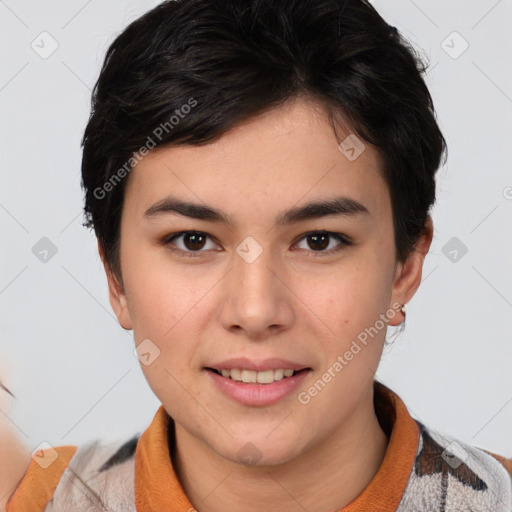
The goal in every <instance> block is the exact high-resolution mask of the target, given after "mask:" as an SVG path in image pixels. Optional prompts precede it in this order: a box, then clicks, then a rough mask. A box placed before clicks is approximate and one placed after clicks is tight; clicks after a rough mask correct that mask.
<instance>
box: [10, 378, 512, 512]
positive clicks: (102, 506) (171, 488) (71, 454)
mask: <svg viewBox="0 0 512 512" xmlns="http://www.w3.org/2000/svg"><path fill="white" fill-rule="evenodd" d="M374 406H375V412H376V415H377V418H378V420H379V423H380V424H381V426H382V429H383V430H384V432H385V433H386V435H387V436H388V439H389V443H388V446H387V449H386V453H385V455H384V459H383V461H382V463H381V465H380V467H379V469H378V471H377V473H376V474H375V476H374V478H373V479H372V480H371V482H370V483H369V484H368V486H367V487H366V488H365V489H364V490H363V491H362V492H361V493H360V494H359V496H357V497H356V498H355V499H354V500H353V501H352V502H351V503H350V504H348V505H347V506H345V507H343V508H342V509H340V510H339V511H337V512H420V511H421V512H510V511H511V510H512V459H509V458H505V457H503V456H500V455H497V454H494V453H491V452H489V451H487V450H485V449H483V448H479V447H475V446H471V445H468V444H466V443H464V442H462V441H458V440H456V439H454V438H452V437H451V436H448V435H446V434H441V433H439V432H437V431H436V430H435V429H434V428H432V427H427V426H426V425H425V424H424V423H422V422H420V421H419V420H417V419H414V418H413V417H412V416H411V415H410V413H409V411H408V410H407V407H406V406H405V404H404V403H403V401H402V400H401V399H400V397H399V396H398V395H397V394H396V393H394V392H393V391H392V390H391V389H389V388H388V387H387V386H385V385H384V384H382V383H380V382H378V381H377V380H375V381H374ZM174 442H175V437H174V420H173V419H172V418H171V417H170V416H169V415H168V414H167V412H166V411H165V409H164V407H163V406H160V407H159V409H158V411H157V412H156V414H155V416H154V418H153V420H152V422H151V424H150V425H149V427H148V428H147V429H146V430H145V431H144V432H143V433H142V435H136V436H134V437H133V438H132V439H130V440H129V441H127V442H123V443H111V444H109V445H102V444H101V443H100V442H99V441H95V442H93V443H88V444H86V445H84V446H81V447H78V446H59V447H56V448H48V449H46V450H41V451H40V452H38V453H36V454H35V455H34V457H33V460H32V461H31V463H30V466H29V467H28V469H27V471H26V473H25V475H24V477H23V479H22V481H21V482H20V484H19V485H18V487H17V489H16V491H15V493H14V494H13V496H12V497H11V500H10V501H9V503H8V505H7V512H43V511H44V512H69V511H73V512H84V511H91V512H92V511H108V512H193V511H195V508H194V507H193V505H192V504H191V503H190V501H189V499H188V497H187V496H186V494H185V491H184V490H183V488H182V486H181V484H180V481H179V479H178V477H177V475H176V472H175V470H174V466H173V461H172V458H173V456H174V455H173V454H174ZM326 512H327V511H326Z"/></svg>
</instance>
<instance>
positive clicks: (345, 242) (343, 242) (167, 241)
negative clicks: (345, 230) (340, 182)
mask: <svg viewBox="0 0 512 512" xmlns="http://www.w3.org/2000/svg"><path fill="white" fill-rule="evenodd" d="M192 233H193V234H197V235H203V236H206V237H208V238H209V239H210V240H211V239H212V238H211V237H210V235H208V234H207V233H204V232H202V231H180V232H179V233H172V234H171V235H167V236H166V237H165V238H164V239H163V240H162V241H161V244H162V245H164V246H166V247H168V249H169V250H170V251H171V252H172V253H178V255H179V256H183V257H186V258H197V257H200V254H201V253H203V252H206V251H203V250H198V251H190V250H188V251H184V250H183V249H176V248H172V247H170V245H171V244H172V242H174V240H175V239H176V238H179V237H181V236H183V235H186V234H192ZM311 235H327V236H329V237H332V238H335V239H336V240H337V241H339V242H340V244H339V245H338V246H337V247H335V248H334V249H329V250H328V251H325V250H323V251H311V250H310V251H309V252H310V253H311V254H313V255H314V257H317V256H325V255H331V254H334V253H336V252H339V251H341V250H343V249H344V248H345V247H349V246H351V245H353V242H352V241H351V240H349V239H348V238H347V237H346V236H344V235H342V234H341V233H334V232H332V231H324V230H319V231H309V232H308V233H305V234H304V235H302V236H301V237H300V238H299V239H298V241H297V242H296V243H295V244H294V245H296V244H298V243H299V242H301V241H302V240H304V239H305V238H307V237H308V236H311Z"/></svg>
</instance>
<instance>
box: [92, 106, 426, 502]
mask: <svg viewBox="0 0 512 512" xmlns="http://www.w3.org/2000/svg"><path fill="white" fill-rule="evenodd" d="M338 133H339V134H340V133H343V132H340V131H338ZM347 134H348V132H345V136H346V135H347ZM343 138H344V137H343ZM343 138H342V137H341V136H340V137H339V139H338V140H343ZM338 140H337V139H336V136H335V134H334V132H333V129H332V126H331V124H330V123H329V121H328V118H327V114H326V112H325V111H324V110H323V109H322V108H321V107H320V106H319V105H317V104H315V103H312V102H311V101H309V102H308V101H306V100H304V99H297V100H296V101H293V102H289V103H288V104H286V105H284V106H282V107H279V108H278V109H274V110H271V111H268V112H267V113H265V114H263V115H260V116H258V117H255V118H252V119H251V120H249V121H246V122H244V123H243V124H241V125H238V126H237V127H236V128H234V129H232V130H231V131H229V132H228V133H227V134H225V135H224V136H222V137H221V138H220V139H219V140H218V141H216V142H214V143H211V144H208V145H205V146H202V147H197V146H178V147H166V148H157V149H156V150H153V151H152V152H150V153H149V154H148V155H147V156H146V157H145V158H144V159H143V160H142V161H141V162H140V163H139V164H138V165H137V166H136V167H135V168H134V169H133V170H132V172H131V174H130V175H129V178H128V182H127V184H126V190H125V199H124V205H123V212H122V221H121V249H120V255H121V272H122V280H121V279H118V278H116V276H114V275H113V273H112V272H111V271H110V268H109V266H108V264H107V262H106V261H105V259H104V255H103V251H102V248H101V245H100V246H99V251H100V255H101V257H102V260H103V263H104V265H105V270H106V273H107V278H108V285H109V294H110V302H111V305H112V307H113V309H114V311H115V313H116V315H117V318H118V320H119V323H120V324H121V326H122V327H123V328H125V329H133V333H134V338H135V342H136V344H139V343H140V342H142V341H143V340H145V339H147V338H149V339H150V340H151V341H152V343H154V344H155V345H156V346H157V347H158V349H159V350H160V355H159V356H158V357H157V358H156V359H155V360H154V361H153V362H152V363H151V364H150V365H148V366H146V365H141V368H142V370H143V372H144V374H145V377H146V379H147V381H148V383H149V385H150V387H151V389H152V390H153V392H154V393H155V395H156V396H157V397H158V398H159V399H160V401H161V402H162V404H163V406H164V407H165V409H166V411H167V412H168V414H169V415H170V416H171V417H172V418H173V419H174V421H175V425H176V443H177V454H176V457H177V460H176V468H175V469H176V472H177V474H178V477H179V479H180V481H181V483H182V486H183V488H184V490H185V492H186V494H187V496H188V497H189V499H190V501H191V503H192V504H193V505H194V507H195V508H196V509H197V510H199V511H201V512H220V511H225V510H226V509H227V508H229V509H234V510H244V511H252V510H254V511H256V510H265V511H267V512H273V511H276V512H277V511H282V510H283V509H284V507H286V509H287V510H291V511H301V512H303V511H304V509H306V510H308V512H326V511H328V510H337V509H339V508H342V507H344V506H346V505H347V504H349V503H350V502H351V501H352V500H353V499H354V498H356V497H357V496H358V495H359V494H360V493H361V492H362V491H363V489H364V488H365V487H366V486H367V485H368V484H369V483H370V481H371V480H372V478H373V477H374V476H375V474H376V472H377V470H378V468H379V466H380V464H381V462H382V459H383V457H384V454H385V451H386V448H387V442H388V439H387V437H386V435H385V433H384V432H383V430H382V429H381V427H380V425H379V423H378V420H377V417H376V415H375V410H374V407H373V379H374V375H375V372H376V370H377V367H378V364H379V360H380V357H381V354H382V349H383V343H384V339H385V334H386V330H385V329H381V330H380V331H379V334H378V335H377V336H375V337H373V339H371V340H370V342H369V343H368V344H367V345H366V346H365V347H364V348H363V350H361V351H360V352H359V353H358V354H357V356H355V357H354V358H353V359H352V360H351V361H350V362H349V364H347V366H346V367H345V368H344V369H343V371H342V372H340V373H338V374H337V375H336V377H335V378H333V379H332V381H331V382H330V383H329V384H328V385H327V386H326V387H325V388H324V389H323V390H322V391H321V392H320V393H318V395H317V396H315V397H314V398H313V399H311V401H310V402H309V403H308V404H307V405H303V404H301V403H299V401H298V400H297V393H292V394H291V395H290V396H287V397H285V398H284V399H282V400H280V401H279V402H277V403H276V404H273V405H271V406H266V407H255V406H247V405H242V404H240V403H238V402H235V401H233V400H232V399H230V398H228V397H226V396H225V395H224V394H222V393H221V392H220V391H219V390H217V388H216V387H215V386H213V384H212V383H211V379H210V376H209V375H208V374H207V373H206V371H205V370H204V367H205V366H209V365H210V366H211V365H212V364H213V363H214V362H218V361H221V360H223V359H227V358H230V357H248V358H251V359H258V360H261V359H265V358H267V357H282V358H286V359H290V360H293V361H297V362H301V363H303V364H305V365H307V366H309V367H311V368H312V372H310V374H309V375H308V376H307V379H306V380H305V382H304V384H303V385H302V386H301V389H300V390H299V391H304V390H307V389H308V388H309V387H310V386H312V384H313V383H314V382H315V381H317V380H318V379H319V378H320V377H321V376H322V374H323V373H324V372H325V371H326V370H327V369H328V368H329V367H330V366H332V365H333V363H334V362H335V361H336V359H337V357H338V355H340V354H343V353H345V352H346V351H347V350H348V349H349V347H350V345H351V343H352V341H353V340H355V339H356V338H357V336H358V334H359V333H360V332H362V331H364V329H365V328H367V327H369V326H373V325H374V324H375V322H376V321H377V320H378V319H379V315H380V314H385V313H386V312H389V311H390V310H396V308H395V309H393V304H395V303H400V304H404V303H407V302H409V301H410V299H411V298H412V297H413V295H414V293H415V292H416V289H417V288H418V286H419V284H420V282H421V273H422V266H423V261H424V257H425V255H426V253H427V252H428V249H429V247H430V243H431V240H432V233H433V227H432V221H431V219H430V217H429V218H428V222H427V225H426V231H425V234H424V236H423V237H422V238H421V239H420V241H419V243H418V245H417V247H416V251H415V252H414V253H412V254H411V256H410V257H409V259H408V260H407V261H406V262H405V264H398V263H397V261H396V259H395V240H394V233H393V221H392V214H391V199H390V195H389V190H388V188H387V185H386V183H385V181H384V179H383V178H382V176H381V174H380V165H381V161H380V157H379V154H378V153H377V151H376V150H375V148H373V147H371V146H370V145H368V144H366V150H365V151H364V152H363V153H362V154H361V156H359V158H357V159H356V160H355V161H349V160H348V159H347V158H346V157H345V156H344V155H343V154H342V153H341V151H340V150H339V149H338V144H339V142H338ZM171 193H172V194H173V195H174V196H176V197H178V198H180V199H182V200H187V201H193V202H195V203H198V204H206V205H209V206H212V207H215V208H217V209H219V210H223V211H224V212H225V213H226V214H229V215H231V216H232V217H233V219H234V222H235V224H234V226H233V227H231V228H230V227H227V226H225V225H222V224H220V223H215V222H211V221H205V220H194V219H190V218H186V217H183V216H179V215H175V214H174V215H173V214H171V213H168V214H163V215H160V216H155V217H154V218H150V219H146V218H144V217H143V214H144V212H145V211H146V210H147V209H148V208H149V207H151V206H152V205H154V204H155V203H157V202H158V201H160V200H161V199H163V198H165V197H166V196H167V195H168V194H171ZM341 195H344V196H348V197H350V198H353V199H355V200H357V201H359V202H361V203H362V204H364V205H365V206H366V207H367V209H368V210H369V212H370V215H367V216H365V215H358V216H353V217H349V216H347V217H343V216H334V215H331V216H327V217H323V218H320V219H316V220H305V221H302V222H299V223H296V224H293V225H289V226H285V227H282V226H276V225H275V218H276V216H277V215H278V214H280V213H281V212H283V211H285V210H288V209H290V208H292V207H296V206H300V205H303V204H305V203H306V202H309V201H313V200H320V199H322V200H325V199H329V198H334V197H337V196H341ZM185 230H190V231H201V232H203V233H206V234H207V235H209V236H208V238H207V239H206V241H205V242H204V243H203V246H202V247H201V245H200V244H199V245H198V246H197V247H198V248H197V249H195V252H194V245H193V242H192V243H190V241H189V244H188V246H187V245H185V244H186V243H187V239H186V237H180V238H178V239H177V240H175V241H174V246H172V244H170V245H167V246H165V245H162V244H161V243H159V242H160V241H161V240H163V239H165V238H166V237H168V236H169V235H171V234H173V233H178V232H180V231H185ZM318 230H326V231H329V232H334V233H341V234H343V235H345V236H347V237H349V238H350V239H351V240H353V241H354V245H352V246H342V248H341V250H340V251H338V252H331V253H330V254H328V253H327V252H326V251H329V249H331V248H335V247H339V246H340V242H339V241H337V240H336V239H335V238H330V239H329V242H328V243H329V246H328V247H327V248H324V249H322V248H321V247H320V246H319V245H318V244H317V245H315V243H314V242H311V241H310V242H309V243H308V239H307V237H306V236H305V234H306V233H308V232H311V231H318ZM249 236H251V237H253V238H254V239H255V240H256V241H257V242H258V243H259V244H260V246H261V248H262V249H263V252H262V253H261V255H260V256H259V257H258V258H257V259H256V260H255V261H254V262H252V263H250V264H249V263H247V262H246V261H244V260H243V259H242V258H241V257H240V256H239V255H238V254H237V252H236V248H237V247H238V246H239V244H240V243H241V242H242V241H243V240H244V239H245V238H246V237H249ZM172 247H174V248H175V249H181V250H182V251H185V252H186V251H187V249H188V254H190V253H192V254H193V255H195V256H192V257H187V255H186V254H184V255H181V254H182V253H179V252H174V253H173V252H172V251H171V248H172ZM319 247H320V248H319ZM322 251H323V252H322ZM121 282H122V285H121ZM402 320H403V315H402V314H401V313H400V312H396V314H395V316H394V318H392V319H390V320H389V324H390V325H398V324H399V323H400V322H402ZM248 442H251V443H252V444H254V445H255V446H256V447H257V449H258V450H259V453H260V459H259V460H258V461H257V462H256V464H255V465H253V466H246V465H244V464H242V463H241V461H240V460H239V457H238V451H239V450H240V449H241V448H242V447H244V446H245V445H246V444H247V443H248ZM198 460H200V461H201V463H200V464H198V463H197V461H198ZM340 482H343V485H340Z"/></svg>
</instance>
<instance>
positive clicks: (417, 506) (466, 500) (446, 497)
mask: <svg viewBox="0 0 512 512" xmlns="http://www.w3.org/2000/svg"><path fill="white" fill-rule="evenodd" d="M416 423H417V424H418V427H419V431H420V437H419V442H418V447H417V453H416V458H415V460H414V465H413V468H412V471H411V474H410V476H409V481H408V484H407V487H406V491H405V493H404V497H403V500H402V502H401V503H400V507H399V509H398V511H399V512H402V511H406V510H407V511H409V510H422V508H421V507H422V504H425V503H432V504H435V503H437V504H438V505H439V510H443V511H445V512H458V511H459V510H461V509H462V508H464V509H465V510H466V509H467V510H493V511H495V512H502V511H503V512H504V511H506V510H510V507H511V505H512V474H511V468H512V460H511V459H508V458H506V457H503V456H501V455H496V454H493V453H491V452H489V451H487V450H484V449H483V448H480V447H477V446H473V445H470V444H468V443H465V442H463V441H461V440H458V439H455V438H454V437H452V436H450V435H447V434H445V433H441V432H438V431H436V430H435V429H434V428H431V427H427V426H425V425H424V424H423V423H422V422H420V421H418V420H416Z"/></svg>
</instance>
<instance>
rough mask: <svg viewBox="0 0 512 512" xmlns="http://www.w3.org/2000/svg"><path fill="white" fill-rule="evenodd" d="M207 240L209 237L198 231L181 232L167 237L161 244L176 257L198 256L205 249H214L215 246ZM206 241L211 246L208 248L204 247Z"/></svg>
mask: <svg viewBox="0 0 512 512" xmlns="http://www.w3.org/2000/svg"><path fill="white" fill-rule="evenodd" d="M209 239H210V237H209V235H207V234H206V233H201V232H200V231H182V232H181V233H174V234H172V235H169V236H167V237H166V238H164V239H163V240H162V242H161V243H162V245H164V246H168V247H169V249H170V250H171V251H172V252H174V253H177V254H178V255H183V256H200V255H201V253H203V252H206V250H207V249H213V248H215V244H213V242H212V241H211V240H209ZM208 241H210V244H212V245H211V246H210V247H207V246H206V245H207V242H208ZM194 253H197V254H194Z"/></svg>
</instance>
